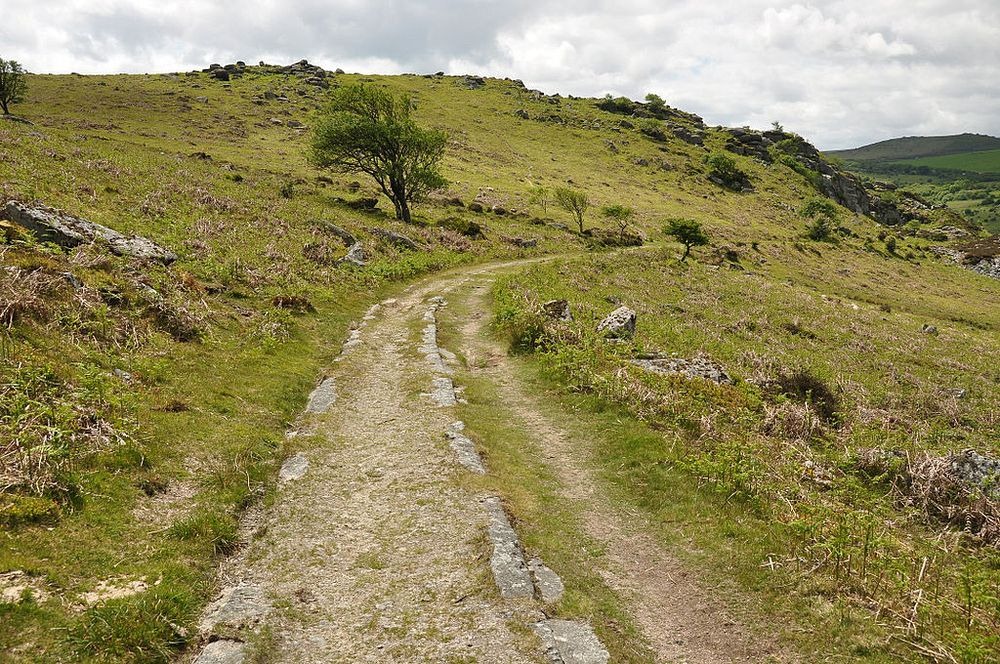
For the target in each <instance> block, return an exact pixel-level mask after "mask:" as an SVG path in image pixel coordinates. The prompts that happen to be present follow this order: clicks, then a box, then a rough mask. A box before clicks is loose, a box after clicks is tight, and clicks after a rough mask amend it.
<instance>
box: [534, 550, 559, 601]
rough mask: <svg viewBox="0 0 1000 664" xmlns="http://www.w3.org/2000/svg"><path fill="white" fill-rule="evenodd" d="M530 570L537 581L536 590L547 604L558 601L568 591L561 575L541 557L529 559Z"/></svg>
mask: <svg viewBox="0 0 1000 664" xmlns="http://www.w3.org/2000/svg"><path fill="white" fill-rule="evenodd" d="M528 571H530V572H531V578H532V579H534V581H535V590H536V591H538V597H539V599H541V600H542V601H543V602H545V603H546V604H552V603H554V602H558V601H559V599H560V598H561V597H562V596H563V593H564V592H565V591H566V586H564V585H563V582H562V579H561V578H559V575H558V574H556V573H555V572H553V571H552V570H551V569H549V568H548V567H547V566H546V565H545V563H543V562H542V559H541V558H532V559H531V560H529V561H528Z"/></svg>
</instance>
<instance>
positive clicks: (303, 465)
mask: <svg viewBox="0 0 1000 664" xmlns="http://www.w3.org/2000/svg"><path fill="white" fill-rule="evenodd" d="M307 470H309V459H307V458H306V457H305V455H304V454H302V453H301V452H299V453H298V454H294V455H292V456H290V457H288V458H287V459H285V462H284V463H283V464H281V470H279V471H278V481H279V482H291V481H293V480H297V479H301V478H302V476H303V475H305V474H306V471H307Z"/></svg>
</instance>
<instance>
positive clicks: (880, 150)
mask: <svg viewBox="0 0 1000 664" xmlns="http://www.w3.org/2000/svg"><path fill="white" fill-rule="evenodd" d="M987 150H1000V138H996V137H995V136H985V135H983V134H958V135H955V136H905V137H903V138H893V139H890V140H887V141H879V142H878V143H872V144H871V145H865V146H864V147H860V148H854V149H853V150H833V151H830V152H828V153H827V154H828V155H830V156H832V157H837V158H838V159H843V160H844V161H897V160H903V159H917V158H921V157H941V156H945V155H953V154H961V153H966V152H984V151H987Z"/></svg>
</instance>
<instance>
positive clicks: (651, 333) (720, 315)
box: [495, 243, 1000, 662]
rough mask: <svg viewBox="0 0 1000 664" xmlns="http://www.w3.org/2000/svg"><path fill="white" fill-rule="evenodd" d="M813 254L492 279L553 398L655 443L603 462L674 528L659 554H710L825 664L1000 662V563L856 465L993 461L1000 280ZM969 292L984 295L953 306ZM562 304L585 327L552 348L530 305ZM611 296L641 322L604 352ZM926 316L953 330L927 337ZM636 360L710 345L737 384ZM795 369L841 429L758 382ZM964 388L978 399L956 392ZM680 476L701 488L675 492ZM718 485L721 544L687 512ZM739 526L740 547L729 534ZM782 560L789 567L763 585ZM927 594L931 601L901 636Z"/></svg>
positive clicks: (617, 450)
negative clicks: (815, 386) (817, 388)
mask: <svg viewBox="0 0 1000 664" xmlns="http://www.w3.org/2000/svg"><path fill="white" fill-rule="evenodd" d="M678 253H679V250H678ZM821 253H822V257H821V256H819V255H817V253H814V252H813V251H811V250H809V249H802V250H800V249H798V248H795V247H794V245H793V246H783V247H780V248H779V247H775V246H772V247H771V248H770V249H769V251H768V252H767V256H768V261H767V262H766V263H763V264H762V263H760V262H759V261H757V260H756V258H755V256H754V254H753V253H751V252H746V253H744V254H743V258H742V260H741V263H742V265H743V266H744V268H745V269H744V270H733V269H726V267H725V265H723V267H722V269H719V268H716V267H715V266H713V265H705V264H700V263H698V262H694V263H690V264H688V265H682V264H678V263H677V262H676V258H674V257H672V256H671V255H670V254H663V255H660V256H658V257H655V258H654V257H653V256H650V255H649V254H648V252H647V255H644V256H614V257H597V256H595V257H587V258H581V259H572V260H565V261H558V262H554V263H551V264H546V265H544V266H535V267H532V268H530V269H528V270H525V271H524V272H523V273H521V274H518V275H513V276H510V277H508V278H507V279H505V280H501V281H500V282H499V284H498V287H497V290H496V308H495V314H496V317H497V324H498V326H499V327H500V329H502V330H505V331H506V332H507V333H508V334H511V335H513V338H514V339H533V338H535V339H540V343H541V344H542V349H543V350H542V351H541V352H540V354H539V356H538V360H539V366H538V369H537V370H539V371H543V372H544V374H543V375H544V376H545V378H546V380H545V381H544V382H543V383H541V387H539V390H540V391H541V390H542V389H546V390H548V391H549V392H552V391H556V393H557V394H558V393H561V394H562V398H563V400H564V401H565V402H568V406H567V407H568V408H569V409H570V410H573V411H574V412H578V411H580V410H584V411H586V410H587V409H590V410H597V411H598V412H600V411H601V410H602V409H610V411H611V412H620V411H622V410H624V411H625V412H626V414H627V416H628V419H629V420H638V421H641V422H644V423H647V424H648V425H649V426H651V427H652V428H653V429H655V430H656V432H657V433H652V432H650V433H648V434H647V435H645V436H644V437H639V438H630V437H629V436H628V435H626V433H625V431H627V428H623V429H624V430H623V431H622V432H621V433H620V435H619V434H610V435H608V436H607V438H606V439H605V441H606V442H604V443H603V445H605V446H606V447H605V448H604V449H603V451H599V452H597V453H598V454H599V455H600V456H601V459H602V463H603V464H604V468H605V469H606V473H607V477H608V479H609V481H610V482H611V483H612V484H613V485H614V486H616V487H617V490H618V495H620V497H621V498H622V500H625V501H631V502H632V503H634V504H635V505H637V506H639V507H641V508H642V509H643V510H645V511H646V512H647V513H648V516H649V517H650V519H651V521H652V522H653V523H661V524H663V526H662V529H661V530H660V536H661V537H662V538H664V539H665V540H666V541H674V542H675V543H676V542H678V541H684V540H685V539H686V538H690V539H693V540H694V541H696V542H698V543H699V544H698V545H696V546H695V547H694V549H695V550H696V551H697V552H699V553H698V555H696V556H694V560H695V562H696V563H697V564H698V565H699V566H700V567H703V568H705V569H708V570H714V572H712V571H710V572H709V574H712V573H715V574H718V575H719V578H726V575H727V574H728V573H729V572H735V578H736V579H737V580H738V581H739V586H740V587H741V588H742V589H743V590H745V591H747V592H751V593H758V592H759V593H761V594H762V597H761V599H760V603H761V605H762V606H763V607H765V608H766V609H767V610H768V611H770V612H773V613H775V614H776V616H778V618H779V620H778V622H779V623H782V622H783V621H784V620H791V619H790V618H787V617H786V616H797V618H795V619H794V620H795V621H796V622H798V623H800V626H801V627H802V629H805V630H806V631H805V632H804V634H805V636H804V638H803V639H801V640H800V645H801V646H802V647H804V648H806V651H807V652H808V651H809V648H816V644H817V643H822V644H824V648H826V647H827V644H833V645H831V646H830V650H829V652H837V651H839V652H840V653H841V654H840V655H839V657H841V659H837V658H836V657H833V656H832V655H831V659H830V660H828V661H847V660H851V661H853V659H852V657H851V654H852V653H853V654H854V655H855V656H857V657H858V659H862V660H865V659H867V660H868V661H890V660H892V659H893V658H904V659H915V658H917V657H918V650H916V649H913V648H911V646H910V645H908V643H907V642H910V643H916V644H918V647H923V648H931V649H943V650H945V651H947V652H949V653H951V654H952V656H954V657H955V658H956V659H957V660H958V661H962V662H985V661H989V659H990V657H993V656H995V655H996V654H997V653H998V652H1000V642H997V640H996V634H997V628H998V625H997V622H996V620H997V618H996V616H997V613H996V611H997V609H998V605H997V604H996V593H995V589H996V588H997V587H998V584H1000V576H998V572H997V567H996V557H995V553H994V552H993V551H992V549H991V548H990V547H989V546H983V545H981V544H977V543H976V542H975V541H974V540H972V539H969V538H966V537H964V536H963V534H962V533H961V532H960V531H958V530H955V529H949V528H947V527H946V526H944V525H942V524H940V523H938V522H936V521H935V520H934V519H932V518H928V517H926V516H925V515H923V514H922V513H920V512H919V510H915V509H912V508H908V507H906V506H905V505H902V504H900V503H898V502H896V501H894V500H893V499H892V495H893V494H892V491H891V490H890V488H889V486H888V484H886V483H885V481H884V480H877V479H876V480H874V481H873V480H872V479H871V478H869V477H867V476H866V475H864V473H861V472H859V471H858V470H857V468H856V466H855V465H854V455H855V454H856V452H857V451H858V450H860V449H863V448H870V447H879V448H890V449H900V450H903V451H904V452H906V453H908V454H910V455H917V454H920V453H922V452H924V451H930V452H933V453H938V454H945V453H948V452H952V451H959V450H961V449H965V448H970V447H971V448H975V449H978V450H980V451H981V452H983V453H986V454H991V455H994V456H996V455H997V454H1000V448H998V447H997V443H996V441H997V440H998V433H1000V431H998V421H997V419H996V407H995V404H996V403H997V402H998V396H1000V395H998V392H997V383H996V367H997V366H1000V362H998V360H1000V355H998V353H1000V350H998V349H997V347H996V343H995V340H996V334H997V331H998V330H1000V319H998V317H997V305H998V304H1000V285H997V283H996V282H993V281H990V280H988V279H978V278H976V277H974V276H972V275H970V274H968V273H966V272H964V271H962V270H960V269H959V268H947V267H943V266H941V265H939V264H937V263H921V264H918V263H911V262H906V261H903V260H900V259H890V260H886V259H885V258H883V257H880V256H878V255H877V254H872V253H870V252H869V251H865V250H864V249H863V248H860V247H857V246H856V245H853V244H847V243H845V244H842V245H840V246H837V245H834V246H824V247H823V248H822V251H821ZM701 257H702V259H704V258H705V254H704V252H703V253H702V254H701ZM793 258H797V259H793ZM831 266H837V267H836V269H833V268H832V267H831ZM916 283H919V284H921V287H920V289H919V290H916V289H913V288H909V287H908V286H907V284H916ZM969 291H975V292H976V293H977V297H976V298H967V297H961V295H960V294H961V293H963V292H969ZM553 298H565V299H568V300H569V301H570V303H571V306H572V307H573V313H574V318H575V321H576V322H575V324H574V325H572V326H571V331H568V332H566V331H564V332H562V333H560V334H558V335H555V336H550V334H555V333H549V332H546V331H545V330H546V329H547V328H546V327H545V326H544V325H542V326H541V328H539V327H538V323H536V322H535V321H536V319H535V318H533V316H534V315H535V314H533V313H532V312H533V307H535V306H537V303H538V302H541V301H545V300H548V299H553ZM610 298H620V299H621V300H623V301H624V302H625V303H626V304H628V305H629V306H631V307H633V308H635V309H636V310H637V311H638V312H639V319H638V320H639V331H638V333H637V335H636V338H635V340H634V341H633V342H631V343H628V344H624V345H609V344H607V343H605V342H603V341H601V340H599V339H597V338H596V337H595V335H594V334H593V332H592V330H593V329H594V326H595V325H596V323H597V322H598V321H599V320H600V319H601V317H603V316H604V315H606V313H607V312H609V311H610V310H611V309H612V308H613V306H614V305H612V304H609V302H608V300H609V299H610ZM533 303H535V304H533ZM924 323H931V324H934V325H937V326H938V328H939V329H940V334H939V335H938V336H931V335H927V334H923V333H921V332H920V327H921V325H923V324H924ZM540 329H541V330H542V332H541V337H539V330H540ZM636 351H646V352H649V351H660V352H669V353H676V354H677V355H678V356H680V357H691V356H693V355H695V354H698V353H707V354H708V355H709V356H711V357H712V358H713V359H715V360H716V361H718V362H721V363H722V364H723V365H724V366H725V367H726V368H727V371H728V372H729V373H730V374H731V375H733V376H734V377H736V378H737V380H738V382H737V383H736V385H734V386H716V385H714V384H711V383H708V382H706V381H702V380H685V379H681V378H673V377H659V376H653V375H649V374H647V373H644V372H642V371H641V370H639V369H638V368H636V367H632V366H630V365H629V364H628V363H627V362H626V359H627V358H628V357H629V356H630V355H631V354H632V353H634V352H636ZM794 371H805V372H807V373H808V374H810V375H812V376H814V377H815V380H816V381H818V382H819V383H821V384H825V385H826V386H828V387H829V388H830V389H831V391H832V393H833V394H834V395H835V397H836V403H837V407H836V414H835V416H834V417H833V418H832V419H830V420H829V421H826V422H824V421H823V420H822V418H821V417H820V415H819V413H817V412H816V410H814V409H813V408H810V407H809V405H808V403H807V402H805V403H804V402H802V401H797V398H799V399H800V398H801V397H796V396H795V394H794V393H791V392H786V393H785V394H780V393H776V392H773V391H771V390H770V389H769V388H767V387H766V385H768V384H769V383H768V381H773V380H775V377H778V376H780V375H782V374H787V373H788V372H794ZM954 388H963V389H966V390H967V397H966V398H965V399H962V400H958V399H954V398H953V397H952V398H950V399H949V398H948V396H947V394H948V390H950V389H954ZM574 394H583V395H584V396H574ZM542 400H543V401H544V400H545V399H544V398H543V399H542ZM581 404H582V405H581ZM810 421H811V422H812V424H811V425H809V422H810ZM807 425H808V426H807ZM635 426H639V425H638V424H636V425H635ZM590 429H594V430H596V431H599V428H597V427H589V428H588V430H590ZM599 440H600V438H599ZM814 469H818V470H814ZM812 477H817V478H818V479H816V480H813V479H810V478H812ZM684 482H687V483H688V484H689V485H695V486H698V487H700V488H699V491H698V492H697V493H695V494H692V493H690V492H688V495H689V497H688V498H686V499H685V498H680V499H679V498H678V494H679V493H680V495H681V496H684V494H685V492H683V491H680V490H679V489H678V485H679V484H683V483H684ZM712 494H714V495H716V496H717V497H718V498H720V499H722V500H723V501H724V502H732V503H734V504H735V505H736V506H739V507H740V509H739V510H737V511H736V512H735V513H732V512H731V513H728V514H723V515H718V516H717V517H716V519H717V522H718V526H719V529H718V530H717V531H714V529H712V530H713V531H714V532H709V529H706V528H705V525H704V524H705V523H713V524H714V523H716V521H713V519H711V518H707V517H706V515H705V514H704V513H701V514H699V513H697V512H695V513H694V514H685V511H686V510H693V509H695V508H696V509H711V505H712V502H713V501H712V500H711V499H709V498H707V496H710V495H712ZM678 524H679V525H678ZM726 532H730V533H732V534H733V535H734V537H735V538H736V540H737V543H738V545H737V543H731V544H730V545H727V544H725V543H724V542H725V537H724V534H725V533H726ZM678 538H679V539H678ZM734 546H738V548H736V549H735V550H734V548H733V547H734ZM769 557H771V558H774V559H775V560H778V561H779V567H780V568H781V569H780V571H778V572H775V573H773V574H771V573H769V574H764V573H762V571H761V570H760V568H759V566H760V565H763V564H766V563H767V561H768V559H769ZM925 559H926V561H927V564H926V566H925V565H921V564H919V562H918V563H915V562H914V561H923V560H925ZM740 561H741V562H740ZM734 565H735V568H734ZM914 593H919V594H920V596H921V598H922V599H921V602H920V605H919V607H918V611H917V614H916V618H915V620H914V623H913V626H914V631H913V632H912V633H907V632H906V631H905V629H904V628H907V627H908V625H909V622H908V619H907V618H905V616H907V615H909V613H908V612H909V611H910V610H912V603H913V602H912V597H913V596H914ZM803 602H804V603H806V604H809V603H813V604H815V605H816V611H814V612H808V611H803V610H802V608H801V606H800V604H801V603H803ZM824 607H825V608H824ZM824 615H825V616H826V617H824ZM876 616H877V617H876ZM834 646H835V647H834ZM824 652H826V651H824ZM865 653H867V654H865ZM813 654H814V655H818V652H814V653H813ZM861 655H864V657H861ZM843 658H846V659H843Z"/></svg>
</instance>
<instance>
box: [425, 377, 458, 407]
mask: <svg viewBox="0 0 1000 664" xmlns="http://www.w3.org/2000/svg"><path fill="white" fill-rule="evenodd" d="M430 397H431V401H433V402H434V403H436V404H437V405H439V406H454V405H455V404H456V403H458V399H457V398H456V397H455V384H454V383H452V382H451V378H448V377H447V376H438V377H436V378H434V379H433V380H432V381H431V393H430Z"/></svg>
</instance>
